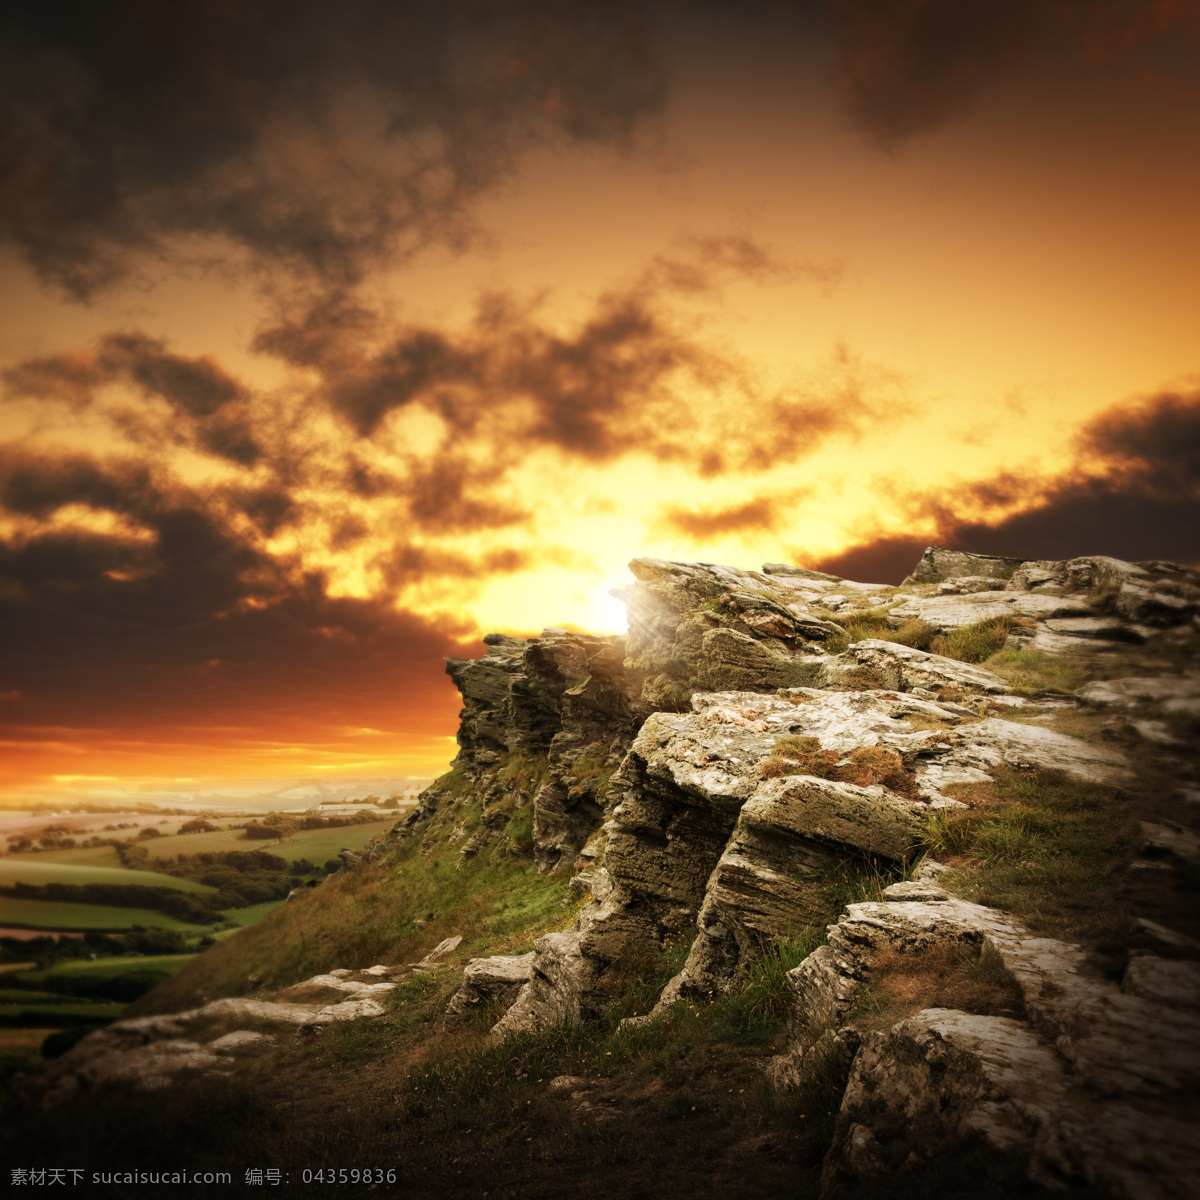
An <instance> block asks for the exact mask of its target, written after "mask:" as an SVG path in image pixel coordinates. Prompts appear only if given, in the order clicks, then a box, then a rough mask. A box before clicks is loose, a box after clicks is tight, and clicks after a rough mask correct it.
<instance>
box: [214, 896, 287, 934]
mask: <svg viewBox="0 0 1200 1200" xmlns="http://www.w3.org/2000/svg"><path fill="white" fill-rule="evenodd" d="M286 903H287V901H286V900H270V901H268V902H267V903H266V904H252V905H250V907H249V908H230V909H226V911H225V912H224V913H223V914H222V915H223V916H224V917H226V918H227V919H228V920H230V921H236V922H237V923H238V924H239V925H240V926H242V927H243V928H245V926H247V925H253V924H255V923H256V922H257V921H261V920H262V919H263V917H265V916H266V915H267V914H268V913H273V912H274V911H275V910H276V909H277V908H278V907H279V906H280V905H281V904H286ZM236 932H237V931H236V930H233V929H231V930H229V933H236ZM220 936H221V934H217V937H220Z"/></svg>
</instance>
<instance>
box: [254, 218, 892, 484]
mask: <svg viewBox="0 0 1200 1200" xmlns="http://www.w3.org/2000/svg"><path fill="white" fill-rule="evenodd" d="M836 269H837V268H836V267H835V266H830V267H828V270H827V269H826V267H825V266H819V265H818V266H814V267H812V271H811V273H809V272H808V267H807V266H806V265H805V264H802V263H801V264H793V263H787V262H784V261H782V260H780V259H778V258H777V257H776V256H775V255H774V254H773V253H772V252H771V251H770V250H769V249H768V248H764V247H760V246H757V245H756V244H755V243H753V242H751V241H749V240H748V239H744V238H728V239H727V238H691V239H687V240H685V241H684V242H681V243H680V245H679V246H678V247H677V248H676V250H675V252H673V253H672V254H671V255H669V256H660V257H657V258H655V259H654V260H653V262H652V263H651V264H650V265H649V266H648V267H647V269H646V270H645V271H643V272H641V273H640V274H639V275H638V276H637V277H636V278H635V279H634V280H633V282H632V283H631V284H629V285H628V286H627V287H625V288H620V289H614V290H612V291H610V292H608V293H606V294H604V295H602V296H600V297H599V299H598V300H597V302H596V304H595V306H594V308H593V310H592V312H591V313H590V314H588V315H587V316H586V317H585V318H584V319H583V320H582V321H581V322H580V323H579V324H578V325H577V327H576V328H575V329H574V330H573V331H571V332H564V331H562V330H561V329H558V328H555V327H553V326H552V325H551V323H550V322H549V321H548V320H547V319H546V317H545V315H544V314H543V313H542V311H541V310H539V309H538V307H537V306H536V305H533V304H528V303H521V302H519V301H518V300H517V299H515V298H514V297H512V296H506V295H503V294H499V293H496V294H491V295H488V296H485V297H483V298H482V300H481V301H480V303H479V305H478V308H477V311H476V315H475V319H474V321H473V322H472V323H471V324H470V326H469V327H468V328H466V329H465V330H462V331H459V332H454V333H451V332H448V331H446V330H442V329H436V328H430V327H425V326H420V325H407V326H401V327H400V328H394V327H392V328H389V327H388V325H387V323H386V322H385V321H384V320H383V318H382V317H381V316H380V314H378V313H376V312H373V311H371V310H369V309H367V308H366V307H364V306H363V304H362V303H361V302H360V301H358V300H356V299H353V298H350V297H347V296H346V295H344V294H337V295H333V296H330V297H326V298H322V299H320V300H318V301H317V302H316V303H314V304H312V305H310V306H308V307H306V308H302V309H300V310H298V311H295V312H289V313H286V314H283V315H281V316H280V317H278V318H277V319H276V320H275V321H274V322H273V323H272V324H270V325H269V326H268V327H265V328H264V329H262V330H260V332H259V333H258V335H257V336H256V338H255V340H254V343H253V345H254V349H255V350H257V351H258V352H259V353H264V354H269V355H272V356H274V357H276V358H279V359H281V360H282V361H284V362H285V363H287V364H289V365H291V366H294V367H297V368H302V369H306V370H308V371H315V372H316V377H317V382H316V385H315V388H313V390H312V393H311V395H312V398H313V399H315V400H317V401H319V402H320V403H321V404H323V405H325V406H327V407H328V408H329V409H331V410H332V411H334V412H335V413H338V414H340V415H341V416H342V417H343V418H344V419H345V420H346V421H347V422H348V423H349V424H350V426H351V427H352V429H353V431H354V432H355V434H357V435H358V436H359V437H361V438H373V437H375V435H376V434H377V433H378V431H379V430H380V429H381V426H382V425H383V424H384V422H385V421H386V420H387V418H388V417H389V416H390V415H391V414H392V413H396V412H401V411H403V410H406V409H414V408H417V409H421V410H423V411H424V412H426V413H429V414H432V415H433V416H435V417H437V418H438V419H439V420H440V421H441V422H442V423H443V424H444V427H445V430H446V444H447V446H451V445H453V446H457V445H459V444H460V443H461V442H462V441H463V440H464V439H466V440H471V439H474V440H476V441H478V442H480V443H484V444H486V445H487V447H488V454H487V461H488V462H489V463H492V464H498V465H506V464H510V463H512V462H513V461H515V460H516V459H519V458H523V457H525V456H527V455H528V454H529V453H530V452H532V451H535V450H536V449H538V448H539V447H545V448H549V449H552V450H554V451H557V452H559V453H563V454H567V455H569V456H571V457H574V458H580V459H586V460H589V461H592V462H604V461H609V460H611V459H614V458H617V457H620V456H623V455H629V454H645V455H648V456H650V457H653V458H657V459H659V460H662V461H673V462H679V463H681V464H684V465H686V466H688V467H689V468H691V469H694V470H696V471H698V472H699V473H700V474H702V475H704V476H706V477H712V476H715V475H721V474H726V473H729V472H733V471H751V472H753V471H764V470H768V469H770V468H771V467H772V466H775V465H777V464H778V463H780V462H788V461H794V460H798V459H801V458H804V457H806V456H807V455H808V454H810V453H812V452H813V451H814V450H815V449H816V448H817V446H818V445H819V444H820V443H821V442H822V441H823V440H824V439H826V438H828V437H831V436H833V435H836V434H851V435H853V434H855V433H856V432H857V430H858V429H859V428H860V427H861V425H862V424H863V423H864V422H865V421H867V420H869V419H870V418H871V417H872V416H873V415H875V414H876V412H877V411H878V408H879V404H880V400H879V398H878V396H877V395H876V393H877V392H880V391H881V389H884V388H887V389H889V390H890V391H891V392H893V393H894V391H895V388H894V384H895V381H894V380H892V379H890V378H885V377H878V376H877V374H876V373H872V372H871V371H870V370H868V369H866V368H865V367H864V366H863V365H862V364H861V363H858V362H857V361H856V360H854V358H853V356H851V355H849V354H848V352H846V351H845V349H844V348H839V349H838V351H837V353H836V354H835V356H834V360H833V361H832V362H831V363H830V364H829V365H828V369H827V370H824V371H822V375H821V379H820V381H819V385H813V386H811V387H792V388H790V389H787V388H785V389H777V390H767V389H765V388H764V387H763V386H762V385H761V384H760V382H759V378H758V376H759V372H758V370H757V368H755V367H754V366H752V365H750V364H746V363H743V362H740V361H739V360H737V359H736V358H734V357H733V356H732V355H730V354H728V353H724V352H722V351H721V350H720V349H718V348H716V347H715V346H714V345H712V344H709V343H708V342H707V341H706V339H705V337H704V335H703V330H702V329H698V328H697V327H696V325H695V323H694V322H693V323H690V324H689V323H687V322H684V321H681V320H678V319H677V316H676V313H675V311H674V301H675V300H676V298H677V294H678V293H679V292H687V293H690V294H696V293H701V292H705V293H711V294H713V295H719V294H720V290H721V288H722V287H723V286H724V285H726V284H727V283H729V282H730V281H731V280H733V279H737V278H750V279H760V278H763V277H764V275H767V276H772V277H773V276H774V275H775V274H776V273H780V274H782V275H784V276H785V277H787V278H793V277H794V273H795V272H800V273H801V274H803V275H805V277H807V278H811V279H813V280H815V281H818V282H820V283H821V284H822V286H824V285H825V284H827V283H828V282H829V280H830V278H831V276H830V274H829V272H836ZM681 278H682V279H685V280H686V283H685V284H681V283H680V279H681ZM306 386H308V385H306ZM697 396H706V397H707V400H706V401H704V402H703V403H700V402H696V401H695V400H694V399H693V398H694V397H697ZM685 397H687V399H685ZM888 404H889V406H890V409H891V411H892V412H893V413H895V412H896V411H899V410H900V409H902V408H904V404H903V401H902V399H898V398H897V397H896V396H895V395H894V394H890V395H889V397H888ZM439 469H440V467H439ZM352 486H353V487H354V488H355V489H356V490H357V491H359V492H360V494H364V495H365V494H368V493H372V492H376V491H378V489H379V482H378V480H377V479H375V478H372V477H370V476H369V474H367V473H364V472H363V471H361V470H359V471H357V472H356V474H355V477H354V480H353V483H352Z"/></svg>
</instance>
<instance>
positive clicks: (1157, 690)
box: [1075, 674, 1200, 708]
mask: <svg viewBox="0 0 1200 1200" xmlns="http://www.w3.org/2000/svg"><path fill="white" fill-rule="evenodd" d="M1075 695H1077V696H1078V697H1079V698H1080V699H1081V700H1084V701H1086V702H1087V703H1088V704H1093V705H1095V706H1097V707H1104V706H1112V707H1116V708H1137V707H1138V706H1139V705H1142V704H1157V703H1161V702H1164V701H1166V702H1170V701H1172V700H1181V699H1194V698H1200V675H1192V674H1187V675H1129V676H1126V677H1125V678H1123V679H1100V680H1096V681H1095V682H1093V683H1088V684H1084V686H1083V687H1081V688H1079V689H1078V690H1077V691H1076V693H1075Z"/></svg>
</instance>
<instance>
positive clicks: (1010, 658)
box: [984, 646, 1095, 692]
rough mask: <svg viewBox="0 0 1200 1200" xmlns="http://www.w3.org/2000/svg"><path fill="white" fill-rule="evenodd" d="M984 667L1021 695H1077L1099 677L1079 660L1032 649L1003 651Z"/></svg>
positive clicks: (989, 660) (996, 654)
mask: <svg viewBox="0 0 1200 1200" xmlns="http://www.w3.org/2000/svg"><path fill="white" fill-rule="evenodd" d="M984 665H985V666H986V667H987V669H988V670H989V671H992V672H993V673H994V674H996V675H999V676H1000V678H1001V679H1004V680H1006V681H1007V682H1008V683H1009V684H1010V685H1011V687H1012V688H1013V690H1014V691H1017V692H1040V691H1056V692H1073V691H1074V690H1075V689H1076V688H1078V687H1082V686H1083V685H1084V684H1085V683H1087V682H1088V680H1089V679H1092V678H1094V677H1095V676H1094V675H1093V674H1092V673H1090V672H1089V671H1088V670H1087V668H1086V666H1085V665H1084V664H1083V663H1081V662H1079V661H1078V660H1076V659H1072V658H1068V657H1066V656H1064V655H1058V654H1044V653H1043V652H1042V651H1040V650H1034V649H1033V648H1032V647H1028V646H1027V647H1022V648H1019V649H1018V648H1012V649H1007V650H1004V649H1002V650H999V651H997V653H995V654H993V655H992V657H991V658H989V659H988V660H987V662H986V663H985V664H984Z"/></svg>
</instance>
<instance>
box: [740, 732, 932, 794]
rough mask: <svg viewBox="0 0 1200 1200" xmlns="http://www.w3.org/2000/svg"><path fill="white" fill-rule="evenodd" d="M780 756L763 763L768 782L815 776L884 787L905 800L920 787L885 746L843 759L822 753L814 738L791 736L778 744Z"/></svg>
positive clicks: (853, 752) (761, 768) (761, 767)
mask: <svg viewBox="0 0 1200 1200" xmlns="http://www.w3.org/2000/svg"><path fill="white" fill-rule="evenodd" d="M775 749H776V750H777V751H778V753H777V754H774V755H772V756H771V757H770V758H765V759H763V760H762V761H761V762H760V763H759V771H760V772H761V773H762V775H763V778H764V779H778V778H780V777H782V776H784V775H813V776H815V777H816V778H818V779H831V780H835V781H836V782H838V783H853V784H857V785H858V786H859V787H870V786H871V785H872V784H875V783H881V784H883V785H884V786H885V787H887V788H890V789H891V790H892V791H893V792H897V793H899V794H900V795H902V796H916V795H917V783H916V779H915V777H914V776H913V774H912V772H911V771H909V770H908V769H907V768H906V767H905V766H904V761H903V759H901V757H900V755H899V753H897V751H895V750H890V749H886V748H884V747H882V746H859V747H857V748H856V749H854V750H851V751H850V753H849V755H848V756H845V757H844V758H843V756H842V755H840V754H838V753H837V751H836V750H822V749H821V743H820V742H819V741H818V740H817V739H816V738H814V737H797V736H795V735H788V736H787V737H781V738H779V739H778V740H777V741H776V743H775Z"/></svg>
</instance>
